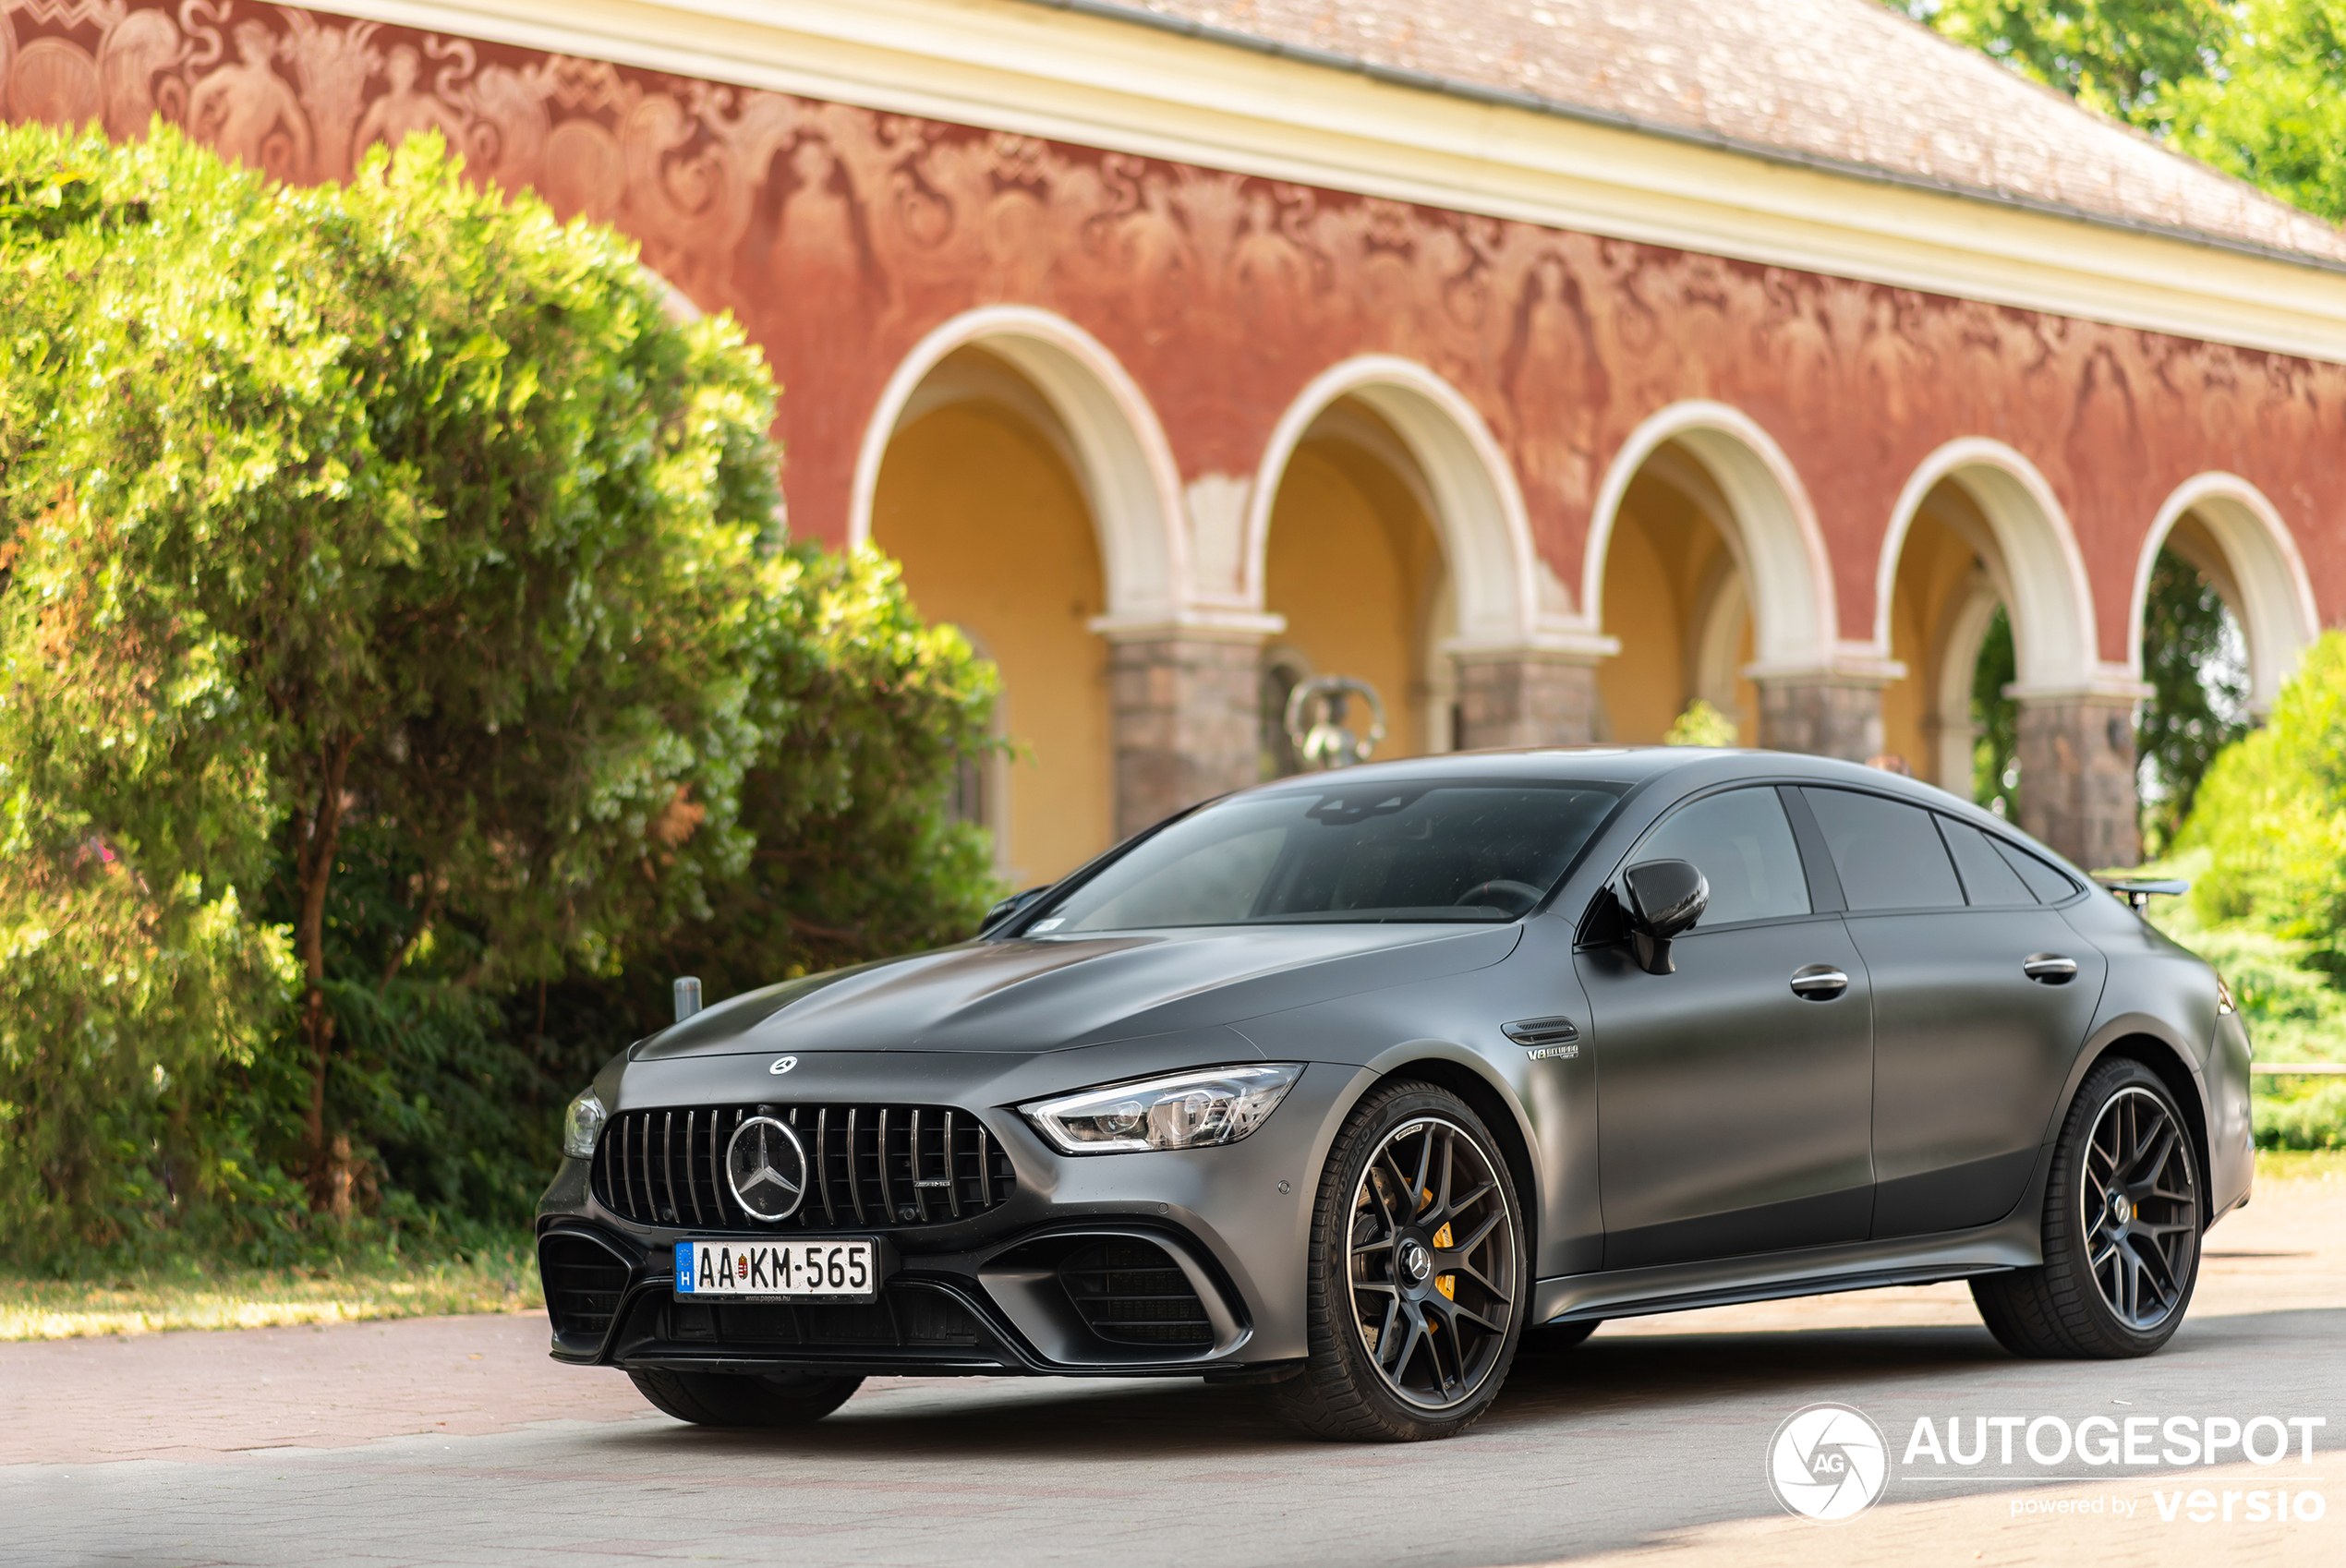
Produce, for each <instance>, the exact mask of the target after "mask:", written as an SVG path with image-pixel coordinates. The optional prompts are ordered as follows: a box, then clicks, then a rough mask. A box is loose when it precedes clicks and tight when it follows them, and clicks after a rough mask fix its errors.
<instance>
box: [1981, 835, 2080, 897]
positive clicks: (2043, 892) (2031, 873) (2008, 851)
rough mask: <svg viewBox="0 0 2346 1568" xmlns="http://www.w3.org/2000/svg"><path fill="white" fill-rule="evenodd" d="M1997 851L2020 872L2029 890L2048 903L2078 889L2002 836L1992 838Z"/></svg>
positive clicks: (2021, 878) (2064, 877)
mask: <svg viewBox="0 0 2346 1568" xmlns="http://www.w3.org/2000/svg"><path fill="white" fill-rule="evenodd" d="M1988 841H1989V843H1991V844H1993V845H1995V846H1996V849H1997V851H1998V852H1999V853H2001V855H2002V856H2003V857H2004V859H2005V860H2006V861H2007V862H2010V864H2011V866H2012V869H2013V870H2014V871H2016V872H2018V873H2020V880H2022V881H2023V882H2026V884H2028V891H2030V892H2031V893H2034V894H2036V895H2037V897H2038V898H2039V899H2043V900H2044V901H2045V902H2046V903H2048V904H2057V903H2059V902H2061V901H2062V899H2066V898H2067V897H2069V895H2070V894H2072V893H2074V892H2075V891H2077V884H2076V883H2074V882H2073V881H2071V880H2070V879H2069V878H2068V877H2066V876H2064V875H2062V874H2061V873H2060V872H2057V871H2055V870H2054V869H2053V868H2052V867H2050V866H2049V865H2047V864H2046V863H2045V862H2042V861H2040V860H2038V858H2037V857H2036V856H2034V855H2032V854H2030V853H2029V852H2028V851H2027V850H2018V849H2014V848H2013V846H2012V845H2010V844H2007V843H2005V842H2004V841H2003V840H2002V839H2001V838H1990V839H1989V840H1988Z"/></svg>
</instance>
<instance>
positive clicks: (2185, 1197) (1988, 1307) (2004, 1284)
mask: <svg viewBox="0 0 2346 1568" xmlns="http://www.w3.org/2000/svg"><path fill="white" fill-rule="evenodd" d="M2205 1215H2206V1210H2205V1207H2204V1205H2203V1203H2202V1200H2201V1198H2200V1190H2199V1159H2198V1153H2197V1151H2196V1150H2195V1148H2194V1147H2193V1145H2192V1138H2191V1128H2190V1124H2188V1123H2187V1122H2185V1121H2184V1120H2183V1113H2182V1112H2181V1111H2179V1110H2178V1109H2177V1108H2176V1106H2175V1102H2174V1099H2173V1098H2172V1097H2171V1095H2170V1094H2169V1093H2168V1092H2167V1086H2166V1085H2165V1084H2164V1083H2161V1082H2160V1081H2159V1076H2158V1074H2156V1073H2154V1072H2152V1071H2151V1070H2150V1069H2149V1068H2148V1067H2144V1066H2143V1065H2142V1064H2141V1063H2140V1062H2134V1061H2128V1060H2124V1059H2120V1060H2116V1061H2111V1062H2106V1063H2104V1064H2103V1065H2102V1066H2100V1067H2096V1068H2095V1069H2094V1070H2093V1072H2092V1073H2091V1074H2089V1075H2088V1076H2087V1077H2086V1082H2085V1085H2084V1087H2083V1088H2081V1089H2080V1090H2078V1092H2077V1100H2076V1104H2074V1105H2072V1106H2071V1107H2070V1109H2069V1118H2068V1120H2067V1121H2066V1122H2065V1123H2064V1124H2063V1125H2062V1134H2061V1141H2060V1143H2059V1144H2058V1145H2056V1146H2055V1148H2054V1150H2053V1163H2052V1173H2051V1176H2050V1179H2049V1180H2048V1181H2047V1183H2046V1188H2045V1262H2044V1266H2043V1267H2042V1268H2037V1269H2017V1270H2014V1271H2013V1272H2010V1273H2002V1274H1987V1275H1983V1276H1981V1277H1980V1278H1978V1279H1976V1280H1974V1281H1972V1282H1971V1297H1972V1300H1973V1301H1974V1302H1975V1303H1977V1306H1978V1308H1979V1316H1980V1317H1981V1319H1982V1320H1984V1321H1986V1322H1987V1325H1988V1330H1989V1333H1993V1334H1994V1335H1995V1336H1996V1338H1997V1340H1998V1341H1999V1342H2000V1343H2001V1345H2003V1347H2004V1348H2005V1349H2007V1350H2009V1351H2011V1352H2012V1353H2013V1355H2015V1356H2029V1357H2075V1358H2082V1359H2116V1358H2119V1357H2131V1356H2147V1355H2149V1354H2150V1353H2151V1352H2152V1351H2154V1350H2157V1349H2158V1348H2159V1346H2160V1345H2165V1344H2166V1343H2167V1341H2168V1340H2169V1339H2170V1338H2171V1337H2172V1336H2173V1334H2174V1333H2175V1330H2176V1328H2177V1327H2179V1326H2180V1325H2181V1324H2182V1322H2183V1311H2184V1309H2185V1308H2187V1307H2188V1306H2189V1305H2190V1304H2191V1293H2192V1287H2193V1285H2195V1284H2196V1283H2197V1282H2198V1279H2199V1236H2200V1231H2201V1229H2202V1227H2203V1226H2204V1225H2205V1224H2206V1218H2205Z"/></svg>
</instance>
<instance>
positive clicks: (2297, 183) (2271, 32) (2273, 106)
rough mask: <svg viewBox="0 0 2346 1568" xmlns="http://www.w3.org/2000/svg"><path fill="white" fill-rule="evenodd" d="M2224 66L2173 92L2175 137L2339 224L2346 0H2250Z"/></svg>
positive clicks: (2345, 181) (2345, 193)
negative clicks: (2345, 1) (2344, 1)
mask: <svg viewBox="0 0 2346 1568" xmlns="http://www.w3.org/2000/svg"><path fill="white" fill-rule="evenodd" d="M2235 18H2236V19H2235V25H2234V28H2233V31H2232V37H2231V46H2230V47H2229V48H2227V49H2226V50H2225V51H2224V52H2223V54H2222V56H2221V58H2220V59H2219V61H2218V63H2217V65H2216V66H2215V68H2214V69H2212V70H2210V71H2209V72H2208V73H2207V74H2206V75H2204V76H2201V77H2198V78H2194V79H2190V80H2185V81H2182V82H2180V83H2179V84H2178V85H2177V87H2176V90H2175V91H2174V92H2173V94H2172V95H2171V106H2170V110H2169V115H2168V119H2169V123H2170V124H2171V127H2172V132H2173V140H2174V145H2175V146H2176V147H2177V148H2178V149H2180V150H2181V151H2185V152H2188V153H2190V154H2192V155H2193V156H2194V157H2196V158H2201V159H2205V160H2206V161H2207V162H2208V163H2213V164H2214V165H2216V167H2218V168H2219V169H2222V170H2224V171H2226V172H2227V173H2229V174H2233V175H2239V176H2240V177H2241V178H2242V179H2244V180H2249V181H2251V182H2253V183H2255V184H2256V185H2259V186H2262V187H2264V188H2265V189H2266V190H2267V191H2270V192H2271V193H2272V194H2273V195H2275V196H2278V197H2279V198H2280V199H2282V200H2284V201H2288V202H2292V203H2293V204H2294V205H2296V206H2298V207H2302V208H2304V210H2305V211H2308V212H2313V213H2316V214H2318V215H2319V216H2321V217H2324V218H2328V219H2329V220H2330V221H2331V222H2332V223H2336V222H2338V221H2339V220H2340V219H2342V218H2346V4H2342V3H2341V0H2248V3H2247V4H2245V5H2243V6H2240V7H2239V8H2238V10H2237V11H2236V13H2235Z"/></svg>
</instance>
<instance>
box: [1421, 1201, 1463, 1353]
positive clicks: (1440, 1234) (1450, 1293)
mask: <svg viewBox="0 0 2346 1568" xmlns="http://www.w3.org/2000/svg"><path fill="white" fill-rule="evenodd" d="M1424 1201H1425V1202H1428V1203H1431V1202H1433V1188H1426V1189H1425V1198H1424ZM1433 1245H1434V1246H1436V1247H1439V1248H1445V1249H1447V1248H1449V1247H1450V1246H1451V1241H1450V1227H1449V1225H1448V1224H1444V1225H1443V1227H1442V1228H1441V1229H1440V1230H1438V1231H1435V1232H1434V1233H1433ZM1433 1288H1434V1289H1436V1290H1438V1291H1440V1292H1441V1293H1442V1294H1443V1295H1444V1296H1445V1297H1448V1298H1449V1299H1451V1300H1452V1301H1456V1300H1457V1298H1458V1276H1457V1275H1456V1274H1436V1275H1434V1276H1433ZM1426 1326H1427V1327H1428V1328H1431V1327H1433V1324H1431V1323H1428V1324H1427V1325H1426Z"/></svg>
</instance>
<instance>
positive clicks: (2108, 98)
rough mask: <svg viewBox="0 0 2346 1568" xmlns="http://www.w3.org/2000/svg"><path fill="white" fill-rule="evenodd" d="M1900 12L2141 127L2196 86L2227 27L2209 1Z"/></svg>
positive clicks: (1995, 4)
mask: <svg viewBox="0 0 2346 1568" xmlns="http://www.w3.org/2000/svg"><path fill="white" fill-rule="evenodd" d="M1899 8H1900V9H1902V10H1905V11H1906V12H1908V13H1909V14H1910V15H1912V16H1915V17H1917V18H1920V19H1922V20H1925V21H1928V22H1929V24H1930V25H1931V26H1932V27H1934V28H1936V29H1938V30H1940V31H1941V32H1942V33H1945V34H1946V35H1947V36H1948V37H1949V38H1952V39H1954V40H1956V41H1957V42H1962V43H1967V44H1970V45H1971V46H1972V47H1973V48H1975V49H1977V50H1979V51H1981V52H1982V53H1984V54H1989V55H1991V56H1993V57H1994V58H1996V59H1999V60H2001V61H2003V62H2005V63H2006V64H2008V65H2010V66H2013V67H2015V68H2016V69H2018V70H2019V71H2021V72H2022V73H2023V74H2024V75H2026V76H2028V77H2032V78H2035V79H2036V80H2038V81H2040V82H2043V83H2044V84H2045V85H2047V86H2048V87H2051V88H2056V89H2058V90H2061V91H2062V92H2065V93H2067V94H2068V95H2069V96H2071V97H2072V98H2075V99H2077V100H2079V101H2080V102H2082V103H2088V104H2090V105H2092V106H2093V107H2094V108H2097V109H2099V110H2101V111H2102V112H2103V113H2104V114H2108V115H2116V116H2117V117H2119V118H2121V119H2124V120H2129V121H2132V122H2133V123H2134V124H2135V125H2138V126H2142V127H2145V128H2146V129H2161V128H2164V127H2165V125H2166V122H2167V118H2168V116H2169V115H2171V113H2172V110H2171V108H2170V98H2171V93H2172V91H2173V90H2174V88H2175V86H2176V84H2177V83H2180V82H2186V81H2194V80H2198V79H2204V77H2205V73H2206V72H2207V67H2208V62H2209V60H2210V58H2211V56H2212V55H2213V54H2215V53H2216V52H2217V51H2219V50H2220V49H2221V48H2222V46H2223V44H2224V42H2225V40H2226V38H2227V36H2228V34H2229V31H2230V23H2231V18H2230V16H2229V15H2228V13H2227V11H2226V9H2225V7H2224V6H2220V5H2219V4H2216V3H2215V0H1910V3H1908V4H1905V5H1902V6H1900V7H1899Z"/></svg>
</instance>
